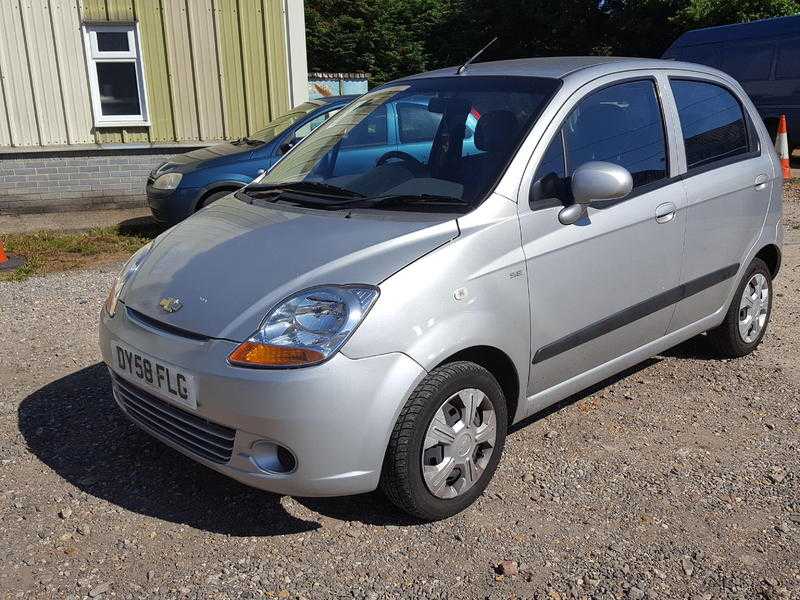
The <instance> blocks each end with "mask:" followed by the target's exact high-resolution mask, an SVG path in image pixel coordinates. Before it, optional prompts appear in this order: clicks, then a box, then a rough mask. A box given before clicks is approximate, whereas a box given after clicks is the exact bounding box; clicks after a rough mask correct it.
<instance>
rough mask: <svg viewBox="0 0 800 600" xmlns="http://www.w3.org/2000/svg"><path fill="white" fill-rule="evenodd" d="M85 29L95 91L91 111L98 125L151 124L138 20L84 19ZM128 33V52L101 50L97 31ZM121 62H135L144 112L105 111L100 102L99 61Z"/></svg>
mask: <svg viewBox="0 0 800 600" xmlns="http://www.w3.org/2000/svg"><path fill="white" fill-rule="evenodd" d="M82 29H83V42H84V46H85V51H86V69H87V71H88V74H89V89H90V91H91V95H92V113H93V114H94V126H95V127H120V126H138V127H142V126H149V125H150V115H149V112H148V106H147V84H146V82H145V78H144V65H143V62H142V43H141V40H142V38H141V35H140V33H139V23H138V22H137V23H124V24H119V23H115V24H109V25H105V24H97V23H85V24H84V25H83V26H82ZM98 32H99V33H106V32H109V33H127V34H128V51H127V52H101V51H100V50H99V49H98V48H97V33H98ZM99 62H109V63H111V62H122V63H133V64H134V65H135V67H136V81H137V84H138V92H139V108H140V111H141V114H137V115H104V114H103V110H102V106H101V103H100V85H99V83H98V80H97V63H99Z"/></svg>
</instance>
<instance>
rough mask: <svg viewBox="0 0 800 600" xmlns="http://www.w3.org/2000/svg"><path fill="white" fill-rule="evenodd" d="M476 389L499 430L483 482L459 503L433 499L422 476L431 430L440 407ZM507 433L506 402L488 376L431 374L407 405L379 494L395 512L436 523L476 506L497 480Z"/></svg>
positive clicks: (474, 370)
mask: <svg viewBox="0 0 800 600" xmlns="http://www.w3.org/2000/svg"><path fill="white" fill-rule="evenodd" d="M470 388H475V389H479V390H481V391H482V392H483V393H484V394H486V396H487V397H488V399H489V400H490V401H491V403H492V406H493V407H494V411H495V416H496V421H497V428H496V437H495V446H494V450H493V453H492V455H491V457H490V459H489V462H488V463H487V465H486V468H485V469H484V471H483V473H482V474H481V476H480V478H479V479H478V480H477V481H476V482H475V483H474V484H473V486H472V487H471V488H469V489H467V490H466V491H464V492H463V493H462V494H461V495H459V496H456V497H455V498H450V499H443V498H439V497H437V496H434V495H433V494H432V493H431V492H430V491H429V490H428V487H427V486H426V484H425V480H424V479H423V475H422V448H423V445H424V442H425V435H426V432H427V429H428V425H429V424H430V422H431V420H432V419H433V416H434V414H435V413H436V411H437V410H438V409H439V407H440V406H441V405H442V404H443V403H444V402H445V400H447V399H448V398H450V397H451V396H452V395H453V394H455V393H457V392H459V391H461V390H464V389H470ZM507 428H508V413H507V409H506V399H505V397H504V396H503V391H502V389H501V388H500V385H499V384H498V383H497V380H496V379H495V378H494V377H493V376H492V374H491V373H489V371H487V370H486V369H484V368H483V367H481V366H479V365H477V364H475V363H472V362H454V363H449V364H446V365H443V366H441V367H438V368H436V369H434V370H433V371H431V372H430V373H429V374H428V375H427V376H426V377H425V379H423V380H422V382H420V384H419V385H418V386H417V388H416V389H415V390H414V392H413V393H412V394H411V397H410V398H409V399H408V401H407V402H406V405H405V406H404V407H403V410H402V411H401V413H400V416H399V417H398V419H397V423H396V424H395V426H394V430H393V431H392V435H391V438H390V440H389V445H388V448H387V450H386V456H385V458H384V461H383V471H382V473H381V481H380V488H381V490H383V493H384V494H385V495H386V496H387V497H388V498H389V500H391V501H392V503H394V504H395V505H396V506H397V507H399V508H401V509H402V510H404V511H406V512H407V513H409V514H411V515H413V516H415V517H418V518H420V519H424V520H426V521H436V520H439V519H444V518H447V517H450V516H452V515H454V514H456V513H458V512H460V511H462V510H464V509H465V508H466V507H468V506H469V505H470V504H472V503H473V502H474V501H475V500H476V499H477V498H478V496H480V495H481V493H482V492H483V490H484V489H486V486H487V485H488V483H489V481H490V480H491V478H492V475H494V472H495V469H496V468H497V464H498V463H499V462H500V456H501V454H502V452H503V446H504V444H505V439H506V432H507Z"/></svg>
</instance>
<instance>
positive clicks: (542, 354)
mask: <svg viewBox="0 0 800 600" xmlns="http://www.w3.org/2000/svg"><path fill="white" fill-rule="evenodd" d="M738 271H739V263H736V264H735V265H730V266H727V267H724V268H722V269H718V270H717V271H713V272H711V273H708V274H707V275H703V276H702V277H698V278H697V279H692V280H691V281H687V282H686V283H684V284H681V285H679V286H678V287H675V288H672V289H671V290H667V291H666V292H662V293H660V294H658V295H656V296H653V297H652V298H648V299H647V300H644V301H642V302H639V303H638V304H634V305H633V306H631V307H628V308H626V309H624V310H621V311H619V312H618V313H614V314H613V315H610V316H608V317H605V318H604V319H601V320H599V321H597V322H595V323H592V324H590V325H587V326H586V327H584V328H582V329H579V330H578V331H575V332H573V333H570V334H569V335H566V336H564V337H562V338H560V339H558V340H556V341H554V342H551V343H549V344H547V345H545V346H542V347H541V348H539V349H538V350H537V351H536V354H534V356H533V364H536V363H540V362H542V361H545V360H547V359H549V358H553V357H554V356H558V355H559V354H563V353H564V352H567V351H569V350H572V349H573V348H575V347H577V346H580V345H581V344H585V343H586V342H590V341H592V340H594V339H596V338H598V337H600V336H602V335H605V334H607V333H611V332H612V331H614V330H616V329H619V328H621V327H624V326H625V325H630V324H631V323H633V322H634V321H638V320H639V319H642V318H644V317H646V316H648V315H651V314H653V313H654V312H657V311H659V310H662V309H664V308H667V307H669V306H672V305H673V304H676V303H678V302H680V301H681V300H683V299H685V298H688V297H689V296H694V295H695V294H699V293H700V292H702V291H703V290H706V289H708V288H710V287H713V286H715V285H717V284H718V283H722V282H723V281H726V280H728V279H730V278H731V277H733V276H734V275H736V273H737V272H738Z"/></svg>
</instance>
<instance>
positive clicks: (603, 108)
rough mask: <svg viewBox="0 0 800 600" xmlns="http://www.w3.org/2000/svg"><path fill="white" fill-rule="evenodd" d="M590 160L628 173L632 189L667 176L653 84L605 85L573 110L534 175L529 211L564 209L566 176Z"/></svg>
mask: <svg viewBox="0 0 800 600" xmlns="http://www.w3.org/2000/svg"><path fill="white" fill-rule="evenodd" d="M595 160H599V161H607V162H611V163H615V164H618V165H620V166H622V167H625V168H626V169H628V171H630V173H631V176H632V177H633V189H634V190H636V189H637V188H641V187H642V186H645V185H647V184H650V183H655V182H657V181H659V180H662V179H665V178H666V177H667V172H668V168H667V143H666V137H665V135H664V120H663V118H662V115H661V106H660V104H659V102H658V97H657V96H656V88H655V83H654V82H653V81H651V80H649V79H648V80H639V81H628V82H625V83H618V84H615V85H611V86H608V87H605V88H602V89H600V90H598V91H596V92H592V93H590V94H589V95H587V96H586V97H585V98H584V99H583V100H581V101H580V102H579V103H578V104H577V105H576V106H575V108H574V109H573V110H572V112H571V113H570V114H569V116H568V117H567V118H566V120H565V121H564V124H563V126H562V127H561V132H560V135H558V136H556V138H555V139H554V140H553V141H552V142H551V144H550V147H549V148H548V149H547V151H546V152H545V155H544V157H543V158H542V163H541V164H540V165H539V168H538V170H537V172H536V175H535V176H534V180H533V187H532V191H531V194H532V195H531V202H532V205H533V208H539V207H546V206H551V205H553V203H552V200H558V201H559V202H560V203H561V204H565V205H566V204H569V203H570V202H571V199H570V197H569V196H568V193H569V192H568V189H569V186H568V185H567V184H566V181H565V179H566V177H568V176H570V175H572V172H573V171H574V170H575V169H577V168H578V167H580V166H581V165H582V164H584V163H587V162H589V161H595ZM563 173H565V174H566V175H562V174H563ZM548 200H549V201H550V202H548Z"/></svg>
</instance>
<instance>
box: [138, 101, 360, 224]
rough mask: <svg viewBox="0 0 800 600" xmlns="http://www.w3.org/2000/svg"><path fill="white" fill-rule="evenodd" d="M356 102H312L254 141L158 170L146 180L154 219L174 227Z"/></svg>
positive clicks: (184, 157) (191, 155) (189, 156)
mask: <svg viewBox="0 0 800 600" xmlns="http://www.w3.org/2000/svg"><path fill="white" fill-rule="evenodd" d="M355 97H356V96H332V97H328V98H320V99H318V100H311V101H309V102H306V103H304V104H301V105H300V106H298V107H297V108H295V109H293V110H292V111H290V112H288V113H286V114H285V115H282V116H280V117H278V118H277V119H275V120H274V121H271V122H270V123H269V124H268V125H267V126H266V127H265V128H264V129H262V130H261V131H259V132H257V133H254V134H253V135H252V136H249V137H244V138H241V139H239V140H235V141H233V142H230V143H226V144H217V145H214V146H209V147H208V148H202V149H200V150H194V151H192V152H187V153H186V154H181V155H179V156H175V157H173V158H171V159H170V160H169V161H168V162H165V163H164V164H162V165H159V166H158V167H157V168H155V169H154V170H153V171H152V172H151V173H150V175H149V176H148V178H147V203H148V204H149V205H150V210H151V211H152V212H153V217H154V218H155V219H156V221H158V222H159V223H162V224H164V225H174V224H175V223H178V222H179V221H182V220H183V219H185V218H186V217H188V216H190V215H192V214H193V213H194V212H195V211H197V210H199V209H201V208H203V207H205V206H208V205H209V204H211V203H212V202H214V201H215V200H218V199H219V198H222V197H223V196H226V195H228V194H230V193H231V192H232V191H234V190H237V189H239V188H240V187H243V186H245V185H247V184H248V183H250V182H251V181H252V180H253V179H255V178H256V177H257V176H258V175H260V174H261V173H263V172H264V171H266V170H268V169H269V168H270V167H272V165H273V164H275V163H276V162H277V161H278V159H279V158H280V157H281V156H282V155H283V154H285V153H286V152H288V151H289V150H290V149H291V148H292V146H294V145H295V144H296V143H297V142H299V141H300V140H301V139H303V138H304V137H305V136H306V135H308V134H309V133H311V132H312V131H313V130H314V129H316V128H317V127H319V126H320V125H321V124H322V123H324V122H325V121H326V120H327V119H329V118H330V117H331V116H332V115H333V114H334V113H336V111H338V110H339V109H340V108H342V107H343V106H345V105H347V104H349V103H350V102H351V101H352V100H353V99H354V98H355Z"/></svg>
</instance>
